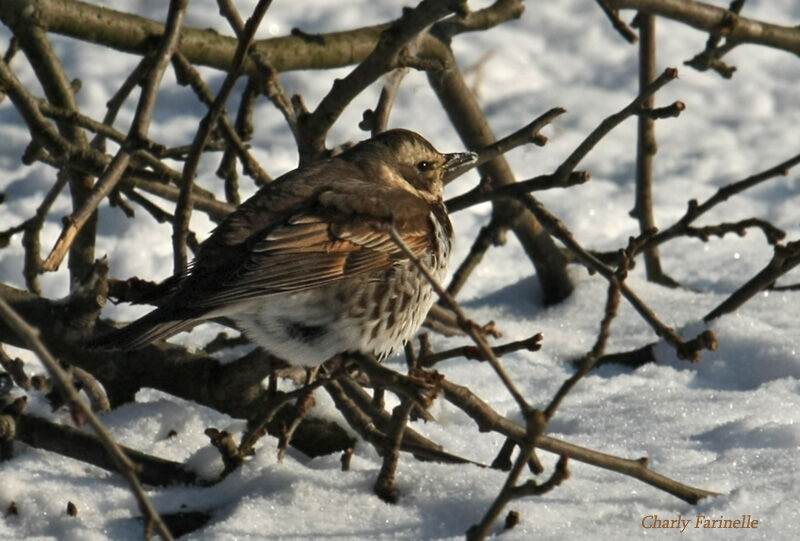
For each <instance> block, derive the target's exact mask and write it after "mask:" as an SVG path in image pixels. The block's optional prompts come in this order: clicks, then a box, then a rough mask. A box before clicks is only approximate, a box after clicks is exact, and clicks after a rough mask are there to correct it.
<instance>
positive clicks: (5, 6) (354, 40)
mask: <svg viewBox="0 0 800 541" xmlns="http://www.w3.org/2000/svg"><path fill="white" fill-rule="evenodd" d="M26 1H28V0H4V1H3V2H0V19H2V20H4V21H6V20H9V19H12V18H17V17H19V14H20V11H22V10H21V9H20V6H21V5H22V4H24V2H26ZM605 1H606V3H607V4H608V5H609V7H610V8H612V9H633V10H637V11H645V12H648V13H653V14H655V15H661V16H664V17H668V18H671V19H674V20H678V21H680V22H683V23H684V24H687V25H690V26H693V27H695V28H698V29H700V30H703V31H706V32H711V31H713V30H714V29H716V28H718V27H719V23H720V21H721V20H722V19H723V17H724V16H725V14H726V13H728V11H727V10H726V9H724V8H719V7H715V6H711V5H709V4H704V3H700V2H693V1H689V0H680V1H676V0H672V1H670V2H665V1H664V0H605ZM36 6H37V10H36V11H35V13H34V14H32V16H33V17H34V19H35V21H36V22H37V23H38V24H40V25H41V26H42V27H44V28H47V29H48V30H49V31H50V32H53V33H56V34H62V35H66V36H70V37H73V38H77V39H81V40H84V41H93V42H94V43H98V44H100V45H106V46H110V47H112V48H115V49H118V50H122V51H125V52H129V53H133V54H140V55H141V54H146V53H147V52H148V49H149V47H148V44H149V41H148V39H149V38H150V37H151V36H154V35H156V36H157V35H161V34H163V31H164V30H163V28H164V27H163V24H162V23H159V22H156V21H153V20H150V19H146V18H143V17H140V16H136V15H131V14H128V13H122V12H119V11H115V10H112V9H108V8H104V7H101V6H96V5H92V4H87V3H82V2H78V1H76V0H37V3H36ZM509 7H510V8H512V9H509ZM522 10H523V5H522V2H521V1H517V2H502V1H501V2H496V3H495V4H494V5H493V6H491V7H489V8H486V9H482V10H478V11H474V12H470V13H469V15H468V16H467V17H450V18H448V19H445V20H444V21H442V22H441V23H438V24H437V25H436V26H437V34H438V33H441V34H443V35H444V36H445V37H449V36H452V35H454V34H457V33H460V32H467V31H472V30H484V29H486V28H489V27H491V26H494V25H496V24H500V23H502V22H504V21H506V20H509V19H510V18H514V17H518V16H519V15H520V14H521V12H522ZM484 15H485V16H484ZM736 21H737V23H736V25H735V27H734V28H733V29H732V31H731V34H730V36H729V37H730V38H731V39H733V40H735V41H737V42H740V43H756V44H761V45H766V46H769V47H773V48H776V49H782V50H786V51H789V52H792V53H795V54H798V53H800V32H798V31H797V29H796V28H794V27H792V26H780V25H776V24H770V23H765V22H761V21H757V20H754V19H749V18H746V17H741V16H739V17H737V19H736ZM445 23H447V24H445ZM388 26H389V25H387V24H380V25H375V26H370V27H364V28H358V29H355V30H352V31H347V32H331V33H328V34H322V35H320V38H321V40H319V41H322V42H323V43H324V44H325V45H324V46H323V45H320V44H319V41H318V40H314V41H309V40H307V39H304V38H303V37H301V36H294V35H291V36H281V37H277V38H271V39H266V40H260V41H259V42H258V44H257V49H258V50H259V51H260V52H261V53H262V54H264V55H265V56H266V57H268V58H270V59H271V61H272V63H273V65H274V67H275V69H276V70H278V71H281V72H282V71H289V70H299V69H323V68H333V67H341V66H345V65H349V64H353V63H356V62H359V61H361V60H363V59H364V58H366V56H367V55H368V54H369V53H370V52H371V51H373V50H374V48H375V43H376V41H377V40H378V38H379V35H380V33H381V32H382V31H383V30H384V29H386V28H387V27H388ZM439 29H441V32H439V31H438V30H439ZM235 48H236V40H235V39H234V38H231V37H227V36H222V35H220V34H219V33H218V32H217V31H215V30H207V29H203V30H201V29H195V28H186V29H185V30H184V32H183V38H182V45H181V51H182V52H183V53H184V54H185V55H186V57H187V58H188V59H189V61H190V62H192V63H193V64H199V65H204V66H209V67H213V68H216V69H221V70H227V69H229V68H230V62H231V58H232V56H233V51H234V50H235ZM245 71H246V72H247V73H248V74H250V75H255V74H257V72H258V66H257V65H256V64H255V62H248V63H247V64H246V65H245Z"/></svg>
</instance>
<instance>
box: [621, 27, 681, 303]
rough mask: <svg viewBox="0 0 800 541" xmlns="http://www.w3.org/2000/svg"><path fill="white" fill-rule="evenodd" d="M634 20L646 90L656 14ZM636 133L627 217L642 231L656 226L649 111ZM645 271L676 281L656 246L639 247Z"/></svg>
mask: <svg viewBox="0 0 800 541" xmlns="http://www.w3.org/2000/svg"><path fill="white" fill-rule="evenodd" d="M636 23H637V26H638V27H639V35H640V37H641V41H640V42H639V92H640V93H645V92H647V88H648V86H649V85H650V84H651V83H652V82H653V79H655V76H656V18H655V17H654V16H653V15H649V14H647V13H641V12H640V13H638V14H637V15H636ZM654 106H655V98H654V96H653V93H650V94H649V95H648V96H647V97H646V98H645V99H644V100H642V102H641V105H640V110H641V111H642V112H643V113H644V112H648V111H652V110H653V107H654ZM637 120H638V122H637V133H636V195H635V203H634V205H633V210H631V212H630V215H631V217H633V218H635V219H636V220H637V221H638V222H639V232H640V233H644V232H645V231H650V230H652V229H654V228H655V227H656V219H655V216H654V215H653V159H654V157H655V155H656V152H657V151H658V145H657V143H656V132H655V121H654V119H653V118H652V117H651V116H650V115H649V114H639V115H638V119H637ZM643 254H644V264H645V274H646V276H647V279H648V280H649V281H651V282H656V283H659V284H662V285H666V286H669V287H676V286H677V285H678V283H677V282H676V281H675V280H673V279H672V278H670V277H669V276H667V275H666V274H665V273H664V271H663V269H662V268H661V260H660V259H659V255H658V247H657V246H651V247H649V248H647V249H645V250H643Z"/></svg>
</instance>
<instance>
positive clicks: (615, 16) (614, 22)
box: [597, 0, 639, 43]
mask: <svg viewBox="0 0 800 541" xmlns="http://www.w3.org/2000/svg"><path fill="white" fill-rule="evenodd" d="M597 4H598V5H599V6H600V9H602V10H603V13H605V14H606V17H608V20H609V21H610V22H611V26H613V27H614V30H616V31H617V32H619V34H620V35H621V36H622V37H623V38H625V40H626V41H627V42H628V43H636V42H637V41H638V39H639V37H638V36H637V35H636V32H634V31H633V30H631V27H630V26H628V25H627V24H625V21H623V20H622V19H620V17H619V11H617V10H616V9H611V8H610V7H608V3H607V2H606V0H597Z"/></svg>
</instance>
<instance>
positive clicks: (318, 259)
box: [181, 209, 433, 311]
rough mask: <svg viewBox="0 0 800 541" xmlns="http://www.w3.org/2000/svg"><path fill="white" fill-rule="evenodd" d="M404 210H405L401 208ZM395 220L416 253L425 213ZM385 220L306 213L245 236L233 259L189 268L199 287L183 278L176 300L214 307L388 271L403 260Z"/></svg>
mask: <svg viewBox="0 0 800 541" xmlns="http://www.w3.org/2000/svg"><path fill="white" fill-rule="evenodd" d="M406 214H407V213H406ZM416 216H417V217H418V218H417V219H403V220H401V221H399V223H398V222H397V221H396V222H395V228H396V230H397V231H398V233H399V235H400V237H401V238H402V239H403V241H404V242H405V243H406V245H408V247H409V248H410V249H411V250H412V251H413V253H415V254H422V253H423V252H424V251H425V250H426V249H427V248H429V246H430V243H431V242H432V238H433V232H432V225H431V222H430V219H429V217H428V215H427V214H426V213H424V212H422V213H417V214H416ZM388 223H389V222H388V221H385V220H380V219H376V218H375V217H368V216H365V215H363V214H347V215H337V213H336V212H331V211H330V209H326V211H325V212H322V213H318V212H307V213H300V214H296V215H294V216H292V217H291V218H290V219H288V220H286V221H285V222H283V223H282V224H280V225H278V226H276V227H273V228H271V229H269V230H267V231H264V232H260V233H258V234H255V235H253V236H251V238H250V239H248V242H247V243H246V246H245V247H243V248H242V250H243V254H244V255H243V256H242V257H241V259H240V260H239V262H238V263H236V262H234V263H233V264H232V265H231V267H229V268H228V269H225V270H224V271H222V268H220V267H219V266H217V268H215V270H214V272H213V273H212V275H211V276H202V274H203V269H201V268H195V269H193V270H192V274H193V275H195V276H194V277H195V278H198V280H197V282H198V285H200V287H199V288H194V290H193V291H190V289H189V288H192V287H193V286H192V284H191V282H192V280H191V278H190V280H189V281H188V282H187V286H188V287H187V289H186V291H187V293H188V295H183V297H184V301H183V302H182V303H181V304H182V305H183V307H185V308H197V309H201V310H209V311H211V310H217V309H220V308H224V307H225V306H228V305H234V304H236V303H238V302H241V301H243V300H246V299H250V298H254V297H262V296H267V295H271V294H275V293H281V292H293V291H304V290H308V289H312V288H315V287H319V286H322V285H325V284H328V283H331V282H334V281H336V280H340V279H342V278H346V277H349V276H355V275H358V274H363V273H370V272H376V271H382V270H388V269H390V268H391V267H392V265H394V264H396V263H398V262H400V261H402V260H405V259H406V257H405V255H404V254H403V252H402V251H401V250H400V249H399V248H398V247H397V245H396V244H395V242H394V241H393V240H392V238H391V236H390V235H389V233H388V231H386V228H385V226H386V224H388Z"/></svg>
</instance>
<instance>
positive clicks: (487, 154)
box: [445, 107, 567, 183]
mask: <svg viewBox="0 0 800 541" xmlns="http://www.w3.org/2000/svg"><path fill="white" fill-rule="evenodd" d="M566 112H567V110H566V109H564V108H562V107H554V108H552V109H550V110H549V111H547V112H545V113H544V114H542V115H540V116H539V117H538V118H536V119H534V120H533V121H532V122H531V123H529V124H528V125H526V126H523V127H522V128H520V129H518V130H517V131H515V132H514V133H512V134H510V135H507V136H505V137H503V138H502V139H499V140H497V141H495V142H494V143H492V144H491V145H488V146H486V147H484V148H482V149H480V150H479V151H478V159H477V161H475V162H473V163H472V164H470V165H469V167H462V168H459V169H458V170H457V171H456V172H455V174H454V176H452V177H447V178H445V183H447V182H450V181H451V180H453V179H454V178H456V177H457V176H460V175H463V174H464V173H466V172H467V171H469V170H471V169H473V168H475V167H478V166H480V165H483V164H484V163H486V162H488V161H491V160H494V159H495V158H497V157H498V156H500V155H502V154H505V153H506V152H509V151H510V150H513V149H515V148H517V147H519V146H521V145H525V144H528V143H533V144H535V145H537V146H544V144H545V143H546V142H547V137H544V136H543V135H541V134H540V133H539V132H540V131H542V129H543V128H544V127H545V126H548V125H549V124H550V123H551V122H553V121H554V120H555V119H556V118H558V117H559V116H560V115H562V114H564V113H566Z"/></svg>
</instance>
